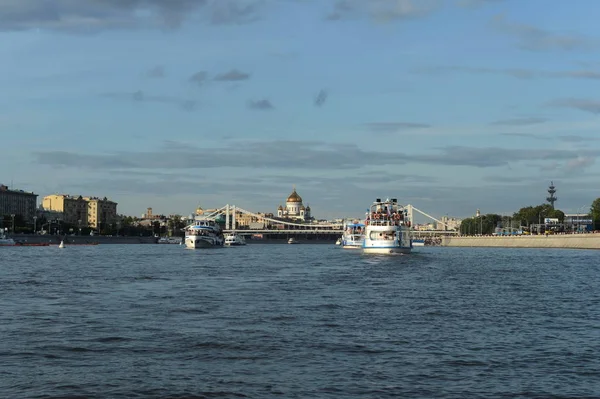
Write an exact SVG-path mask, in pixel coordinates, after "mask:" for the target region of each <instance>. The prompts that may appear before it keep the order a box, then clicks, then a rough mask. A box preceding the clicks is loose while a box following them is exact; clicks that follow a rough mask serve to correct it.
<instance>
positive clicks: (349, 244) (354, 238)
mask: <svg viewBox="0 0 600 399" xmlns="http://www.w3.org/2000/svg"><path fill="white" fill-rule="evenodd" d="M364 241H365V225H364V224H363V223H360V222H359V221H358V220H355V221H352V222H350V223H347V224H346V225H344V235H343V236H342V248H344V249H360V248H362V246H363V242H364Z"/></svg>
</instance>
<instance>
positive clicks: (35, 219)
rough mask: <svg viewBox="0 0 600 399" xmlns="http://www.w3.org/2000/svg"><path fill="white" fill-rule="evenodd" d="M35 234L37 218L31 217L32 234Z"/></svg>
mask: <svg viewBox="0 0 600 399" xmlns="http://www.w3.org/2000/svg"><path fill="white" fill-rule="evenodd" d="M35 233H37V216H34V217H33V234H35Z"/></svg>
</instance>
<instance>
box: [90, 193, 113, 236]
mask: <svg viewBox="0 0 600 399" xmlns="http://www.w3.org/2000/svg"><path fill="white" fill-rule="evenodd" d="M84 200H85V201H86V202H87V205H88V226H89V227H91V228H94V229H97V228H104V227H108V226H110V225H111V224H113V223H116V222H117V220H118V215H117V203H116V202H114V201H111V200H109V199H107V198H106V197H104V198H98V197H84Z"/></svg>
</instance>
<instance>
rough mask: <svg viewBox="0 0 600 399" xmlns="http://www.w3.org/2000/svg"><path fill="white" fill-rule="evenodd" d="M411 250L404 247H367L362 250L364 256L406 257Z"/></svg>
mask: <svg viewBox="0 0 600 399" xmlns="http://www.w3.org/2000/svg"><path fill="white" fill-rule="evenodd" d="M411 250H412V248H406V247H369V248H363V253H365V254H376V255H407V254H410V252H411Z"/></svg>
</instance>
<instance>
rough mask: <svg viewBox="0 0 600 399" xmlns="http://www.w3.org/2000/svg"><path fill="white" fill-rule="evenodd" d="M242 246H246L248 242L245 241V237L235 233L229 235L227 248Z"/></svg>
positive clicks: (226, 239) (226, 240)
mask: <svg viewBox="0 0 600 399" xmlns="http://www.w3.org/2000/svg"><path fill="white" fill-rule="evenodd" d="M240 245H246V240H245V239H244V236H242V235H240V234H238V233H235V232H232V233H229V234H227V235H226V236H225V246H226V247H235V246H240Z"/></svg>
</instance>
